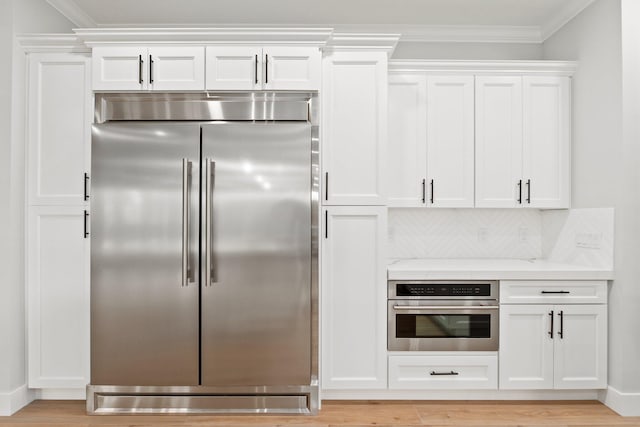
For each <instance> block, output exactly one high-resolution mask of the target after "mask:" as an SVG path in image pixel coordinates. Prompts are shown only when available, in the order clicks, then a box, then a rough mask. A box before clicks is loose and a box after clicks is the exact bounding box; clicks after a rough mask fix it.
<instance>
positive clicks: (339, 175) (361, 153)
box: [322, 52, 387, 205]
mask: <svg viewBox="0 0 640 427" xmlns="http://www.w3.org/2000/svg"><path fill="white" fill-rule="evenodd" d="M323 88H324V91H323V96H324V99H323V101H322V113H323V114H322V116H323V129H324V133H323V136H322V144H323V148H322V150H323V169H324V172H325V174H324V177H325V180H324V182H323V184H324V187H323V192H322V194H323V196H324V197H323V200H322V202H323V203H324V204H325V205H382V204H384V203H385V202H386V200H385V197H384V188H383V186H384V181H383V176H384V171H383V167H384V164H383V163H384V162H385V161H386V160H385V151H386V150H385V145H386V138H387V56H386V54H385V53H382V52H372V53H360V52H349V53H345V52H340V53H334V54H332V55H331V56H329V57H327V58H325V59H324V64H323ZM327 174H328V186H327V179H326V178H327Z"/></svg>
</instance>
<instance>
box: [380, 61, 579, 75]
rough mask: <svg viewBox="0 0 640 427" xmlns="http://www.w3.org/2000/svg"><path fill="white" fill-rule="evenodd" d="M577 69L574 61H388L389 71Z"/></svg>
mask: <svg viewBox="0 0 640 427" xmlns="http://www.w3.org/2000/svg"><path fill="white" fill-rule="evenodd" d="M577 69H578V63H577V62H574V61H466V60H460V61H431V60H423V61H393V60H392V61H389V72H390V73H403V74H406V73H425V72H427V73H429V72H434V73H439V74H442V73H445V74H446V73H456V74H459V73H465V74H475V75H477V74H483V73H488V74H492V75H495V74H505V75H506V74H508V75H522V74H527V75H531V74H553V75H556V76H557V75H564V76H572V75H573V74H574V73H575V72H576V70H577Z"/></svg>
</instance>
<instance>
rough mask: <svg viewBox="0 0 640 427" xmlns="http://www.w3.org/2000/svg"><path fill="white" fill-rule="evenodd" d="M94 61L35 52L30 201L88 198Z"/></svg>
mask: <svg viewBox="0 0 640 427" xmlns="http://www.w3.org/2000/svg"><path fill="white" fill-rule="evenodd" d="M90 61H91V60H90V58H89V56H88V55H83V54H31V55H30V56H29V82H28V85H29V110H28V120H27V121H28V130H27V133H28V136H27V138H28V160H27V168H28V177H27V180H28V189H29V196H28V201H29V204H30V205H44V204H46V205H78V204H83V203H84V173H85V172H88V168H89V151H90V132H91V130H90V124H91V113H92V105H91V99H92V97H91V86H90V84H91V83H90V82H91V67H90Z"/></svg>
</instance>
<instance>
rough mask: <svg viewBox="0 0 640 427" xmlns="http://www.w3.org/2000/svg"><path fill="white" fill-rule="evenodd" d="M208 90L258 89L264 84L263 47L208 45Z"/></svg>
mask: <svg viewBox="0 0 640 427" xmlns="http://www.w3.org/2000/svg"><path fill="white" fill-rule="evenodd" d="M206 56H207V90H258V89H261V86H262V66H261V64H262V49H261V48H259V47H255V46H208V47H207V55H206Z"/></svg>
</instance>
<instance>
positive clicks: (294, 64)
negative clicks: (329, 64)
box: [262, 46, 322, 90]
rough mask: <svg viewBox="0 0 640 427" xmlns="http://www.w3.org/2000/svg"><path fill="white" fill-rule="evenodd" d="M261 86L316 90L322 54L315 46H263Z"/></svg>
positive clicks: (318, 83) (265, 87)
mask: <svg viewBox="0 0 640 427" xmlns="http://www.w3.org/2000/svg"><path fill="white" fill-rule="evenodd" d="M262 54H263V60H264V67H265V71H264V78H263V88H264V89H266V90H318V89H320V72H321V67H322V55H321V53H320V50H319V49H318V48H317V47H286V46H285V47H265V48H264V49H263V51H262Z"/></svg>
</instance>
